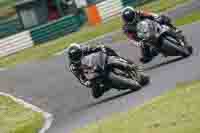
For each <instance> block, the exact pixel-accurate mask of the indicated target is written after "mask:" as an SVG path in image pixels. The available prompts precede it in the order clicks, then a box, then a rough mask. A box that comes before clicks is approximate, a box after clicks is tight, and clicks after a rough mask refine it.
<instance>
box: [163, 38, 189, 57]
mask: <svg viewBox="0 0 200 133" xmlns="http://www.w3.org/2000/svg"><path fill="white" fill-rule="evenodd" d="M163 43H164V44H165V45H167V47H171V48H173V49H175V50H176V51H177V53H180V55H181V56H182V57H184V58H185V57H188V56H190V55H191V53H190V51H188V48H187V47H182V46H178V45H177V43H179V42H177V41H176V40H175V39H174V38H172V37H170V36H167V37H165V38H163Z"/></svg>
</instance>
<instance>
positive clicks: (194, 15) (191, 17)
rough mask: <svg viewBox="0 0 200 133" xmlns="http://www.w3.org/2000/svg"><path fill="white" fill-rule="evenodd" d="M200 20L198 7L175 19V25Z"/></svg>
mask: <svg viewBox="0 0 200 133" xmlns="http://www.w3.org/2000/svg"><path fill="white" fill-rule="evenodd" d="M197 21H200V9H199V10H195V11H193V12H192V13H190V14H187V15H186V16H184V17H183V18H180V19H177V20H176V22H175V24H176V25H184V24H190V23H193V22H197Z"/></svg>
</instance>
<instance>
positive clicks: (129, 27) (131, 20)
mask: <svg viewBox="0 0 200 133" xmlns="http://www.w3.org/2000/svg"><path fill="white" fill-rule="evenodd" d="M122 19H123V21H124V26H123V32H124V33H125V34H126V35H127V36H128V38H129V39H130V40H133V41H134V43H135V44H137V45H139V46H140V47H141V53H142V58H140V61H141V62H142V63H148V62H150V61H151V60H152V59H153V58H154V57H155V56H157V55H158V54H159V52H158V51H157V50H156V49H154V48H152V47H150V46H149V45H145V44H143V43H140V41H141V40H140V39H139V38H138V37H137V30H136V26H137V23H138V22H140V21H142V20H144V19H151V20H154V21H157V22H159V23H160V24H165V25H168V26H169V27H171V28H173V29H174V30H175V31H176V32H179V30H178V29H176V27H174V26H173V24H172V23H171V19H170V18H169V17H168V16H166V15H158V14H155V13H150V12H145V11H139V10H135V9H134V8H132V7H129V6H128V7H126V8H124V10H123V11H122Z"/></svg>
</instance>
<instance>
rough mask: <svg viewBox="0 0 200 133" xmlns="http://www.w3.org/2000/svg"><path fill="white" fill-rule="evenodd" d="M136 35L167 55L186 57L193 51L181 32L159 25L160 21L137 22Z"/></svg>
mask: <svg viewBox="0 0 200 133" xmlns="http://www.w3.org/2000/svg"><path fill="white" fill-rule="evenodd" d="M137 36H138V37H139V38H140V39H141V40H142V41H141V44H142V43H145V44H147V45H150V46H152V47H154V48H155V49H157V50H158V52H160V53H162V54H163V55H164V56H165V57H167V56H182V57H188V56H190V55H191V54H192V53H193V48H192V46H191V45H189V44H188V42H187V40H186V38H185V37H184V35H183V33H182V32H176V30H175V29H173V28H171V27H169V26H167V25H161V24H160V23H158V22H156V21H153V20H149V19H145V20H143V21H141V22H139V23H138V24H137Z"/></svg>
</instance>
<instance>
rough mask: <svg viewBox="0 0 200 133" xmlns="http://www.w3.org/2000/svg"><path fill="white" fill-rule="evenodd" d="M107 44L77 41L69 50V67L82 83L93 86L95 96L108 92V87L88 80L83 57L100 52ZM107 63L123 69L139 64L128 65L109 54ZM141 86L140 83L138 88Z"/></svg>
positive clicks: (89, 86)
mask: <svg viewBox="0 0 200 133" xmlns="http://www.w3.org/2000/svg"><path fill="white" fill-rule="evenodd" d="M104 48H105V46H103V45H100V46H98V45H97V46H89V45H80V44H77V43H73V44H71V45H70V46H69V48H68V51H67V56H68V59H69V69H70V71H71V72H72V73H73V74H74V75H75V77H76V78H78V80H79V81H80V83H81V84H83V85H84V86H86V87H88V88H92V87H93V88H92V94H93V97H94V98H99V97H100V96H102V95H103V93H104V92H106V91H107V90H108V89H106V88H102V87H101V86H95V87H94V86H93V85H92V83H91V82H90V81H88V80H87V79H86V78H85V76H84V74H83V68H82V67H81V59H82V58H83V57H84V56H87V55H89V54H92V53H95V52H99V51H102V50H104ZM107 64H109V65H115V66H116V67H119V68H121V69H133V68H137V66H132V65H128V64H125V63H122V62H120V61H118V60H117V59H116V58H115V57H114V56H109V58H108V61H107ZM140 87H141V86H140V85H139V84H138V88H140ZM95 91H98V92H99V93H96V92H95Z"/></svg>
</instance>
